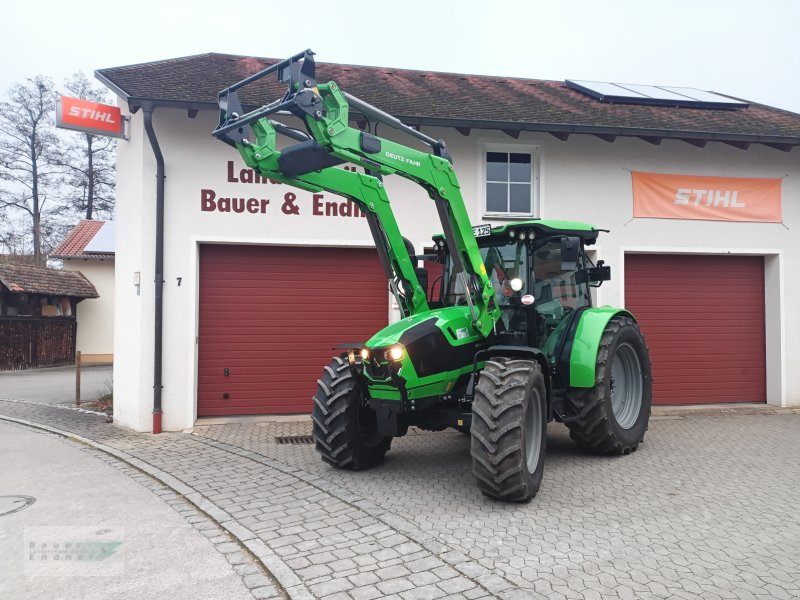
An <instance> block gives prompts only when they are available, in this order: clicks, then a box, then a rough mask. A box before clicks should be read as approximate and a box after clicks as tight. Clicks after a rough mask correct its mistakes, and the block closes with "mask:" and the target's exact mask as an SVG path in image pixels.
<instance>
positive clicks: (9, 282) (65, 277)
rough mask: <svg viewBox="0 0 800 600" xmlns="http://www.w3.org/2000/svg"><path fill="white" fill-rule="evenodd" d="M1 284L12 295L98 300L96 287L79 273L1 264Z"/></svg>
mask: <svg viewBox="0 0 800 600" xmlns="http://www.w3.org/2000/svg"><path fill="white" fill-rule="evenodd" d="M0 284H2V285H3V286H5V287H6V288H8V290H9V291H10V292H11V293H12V294H47V295H48V296H70V297H72V298H98V297H99V296H98V293H97V290H96V289H95V287H94V286H93V285H92V284H91V283H90V282H89V280H88V279H86V277H84V276H83V274H82V273H80V272H78V271H60V270H57V269H48V268H46V267H33V266H27V265H10V264H4V263H0Z"/></svg>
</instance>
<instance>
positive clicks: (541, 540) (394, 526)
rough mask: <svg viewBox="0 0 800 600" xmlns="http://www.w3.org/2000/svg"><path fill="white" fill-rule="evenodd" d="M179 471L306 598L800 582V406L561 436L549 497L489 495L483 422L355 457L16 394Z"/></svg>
mask: <svg viewBox="0 0 800 600" xmlns="http://www.w3.org/2000/svg"><path fill="white" fill-rule="evenodd" d="M0 414H4V415H9V416H11V417H14V418H18V419H20V418H21V419H25V420H30V421H36V422H39V423H46V424H48V425H50V426H53V427H58V428H59V429H61V430H64V431H70V432H75V433H77V434H79V435H83V436H85V437H87V438H89V439H91V440H94V441H95V442H97V443H100V444H103V445H104V448H105V449H106V450H107V451H109V452H113V453H115V454H116V455H117V456H119V457H121V459H124V460H128V461H132V463H133V464H135V465H136V466H137V468H140V469H142V470H145V471H146V472H151V473H154V474H155V475H156V476H157V477H159V478H160V479H162V481H165V482H167V483H169V485H171V486H173V488H174V489H176V490H178V491H179V493H180V494H181V495H183V496H184V497H185V498H187V499H189V500H190V501H191V502H193V503H195V504H197V505H198V506H200V507H201V508H202V510H203V511H204V512H205V513H207V514H208V515H210V516H211V517H213V518H214V519H215V520H216V521H218V522H219V523H221V524H222V525H223V527H225V529H227V530H228V531H229V532H231V533H232V534H233V535H235V536H236V537H237V539H238V540H239V542H240V543H241V544H243V545H244V546H246V547H247V549H248V550H249V551H250V552H252V553H253V554H254V555H255V556H256V557H258V559H259V560H260V561H261V563H262V564H264V565H265V566H267V568H268V569H269V570H270V572H271V573H272V575H273V576H274V577H275V579H276V581H277V582H278V587H279V591H280V593H281V594H285V595H286V596H287V597H290V598H297V599H299V598H324V599H326V600H347V599H351V600H370V599H373V598H390V599H392V600H411V599H414V598H453V599H462V600H463V599H470V600H475V599H478V598H495V597H496V598H505V599H507V600H512V599H516V598H557V599H564V598H575V599H581V600H591V599H595V598H623V599H625V598H631V599H633V598H637V599H638V598H702V599H718V598H731V599H733V598H777V599H782V598H795V597H798V596H800V561H798V558H797V557H798V556H800V511H798V510H797V504H798V501H800V485H799V484H798V482H800V445H799V444H798V443H797V440H798V439H800V414H797V413H793V412H782V413H778V414H751V415H741V414H735V415H725V416H708V415H692V416H687V417H682V416H671V417H660V418H656V419H654V420H653V422H652V425H651V428H650V431H649V432H648V434H647V437H646V442H645V444H644V445H643V446H641V447H640V449H639V451H638V452H636V453H634V454H632V455H631V456H628V457H618V458H608V457H595V456H591V455H587V454H584V453H582V452H581V451H579V450H578V449H577V448H576V446H575V445H574V444H573V443H572V442H571V441H570V440H569V438H568V437H567V435H566V432H565V430H564V428H563V427H562V426H559V425H553V426H551V427H550V429H549V435H548V443H549V448H548V465H547V468H546V471H545V480H544V484H543V487H542V490H541V491H540V493H539V495H538V496H537V497H536V498H535V499H534V500H533V501H532V502H531V503H530V504H525V505H510V504H503V503H499V502H496V501H493V500H490V499H487V498H485V497H483V496H482V495H481V494H480V493H479V492H478V491H477V490H476V488H475V486H474V483H473V481H472V476H471V474H470V460H469V456H468V442H467V438H466V436H463V435H461V434H457V433H454V432H440V433H425V432H420V433H414V434H411V435H408V436H407V437H405V438H402V439H399V440H395V443H394V444H393V448H392V450H391V452H390V453H389V455H388V456H387V460H386V462H385V464H383V465H382V466H380V467H379V468H376V469H373V470H370V471H365V472H360V473H350V472H345V471H339V470H335V469H333V468H330V467H328V466H326V465H324V464H323V463H322V462H321V461H320V460H319V459H318V457H317V455H316V453H315V452H314V450H313V447H311V446H309V445H303V444H297V445H282V444H277V443H276V437H277V436H283V435H298V434H307V433H308V428H309V425H308V423H260V424H256V423H248V424H225V425H218V426H200V427H196V428H195V432H194V434H186V433H174V434H162V435H159V436H152V435H147V434H135V433H132V432H129V431H126V430H122V429H120V428H117V427H114V426H113V425H108V424H105V423H103V420H102V418H101V417H97V416H94V415H87V414H82V413H77V412H75V411H69V410H65V409H57V408H52V407H47V406H41V405H39V406H35V405H31V404H23V403H13V402H0Z"/></svg>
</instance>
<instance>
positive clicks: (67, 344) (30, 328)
mask: <svg viewBox="0 0 800 600" xmlns="http://www.w3.org/2000/svg"><path fill="white" fill-rule="evenodd" d="M76 333H77V323H76V321H75V317H0V371H16V370H19V369H35V368H37V367H57V366H62V365H72V364H75V337H76Z"/></svg>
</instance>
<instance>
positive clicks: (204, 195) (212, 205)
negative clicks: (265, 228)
mask: <svg viewBox="0 0 800 600" xmlns="http://www.w3.org/2000/svg"><path fill="white" fill-rule="evenodd" d="M268 204H269V199H267V198H233V197H227V196H226V197H221V198H218V197H217V193H216V192H215V191H214V190H208V189H203V190H200V210H202V211H203V212H214V211H217V212H235V213H243V212H249V213H250V214H253V215H255V214H258V213H260V214H264V213H266V212H267V205H268Z"/></svg>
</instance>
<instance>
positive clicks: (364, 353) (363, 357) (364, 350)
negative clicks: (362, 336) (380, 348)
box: [361, 348, 369, 361]
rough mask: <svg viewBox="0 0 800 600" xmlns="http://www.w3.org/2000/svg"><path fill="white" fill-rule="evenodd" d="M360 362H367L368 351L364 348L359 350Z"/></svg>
mask: <svg viewBox="0 0 800 600" xmlns="http://www.w3.org/2000/svg"><path fill="white" fill-rule="evenodd" d="M361 360H363V361H367V360H369V350H367V349H366V348H362V349H361Z"/></svg>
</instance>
